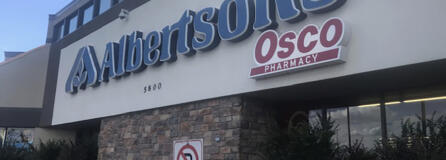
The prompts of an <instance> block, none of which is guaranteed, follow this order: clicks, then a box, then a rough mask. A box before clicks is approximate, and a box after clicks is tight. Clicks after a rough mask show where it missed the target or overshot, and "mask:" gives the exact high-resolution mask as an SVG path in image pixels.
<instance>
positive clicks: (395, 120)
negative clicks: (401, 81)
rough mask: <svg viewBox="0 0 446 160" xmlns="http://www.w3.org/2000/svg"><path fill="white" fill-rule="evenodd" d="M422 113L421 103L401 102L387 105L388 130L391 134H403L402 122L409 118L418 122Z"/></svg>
mask: <svg viewBox="0 0 446 160" xmlns="http://www.w3.org/2000/svg"><path fill="white" fill-rule="evenodd" d="M420 115H421V104H420V103H419V102H417V103H400V104H394V105H388V106H386V116H387V117H386V118H387V132H388V135H389V136H392V135H396V136H401V123H402V122H403V121H407V120H409V121H410V122H418V121H419V120H420V119H419V118H418V117H419V116H420Z"/></svg>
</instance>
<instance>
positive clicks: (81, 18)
mask: <svg viewBox="0 0 446 160" xmlns="http://www.w3.org/2000/svg"><path fill="white" fill-rule="evenodd" d="M90 7H93V15H92V17H91V20H90V21H88V22H86V23H85V22H84V14H85V11H86V10H87V9H89V8H90ZM95 10H96V9H95V3H94V1H89V2H87V3H86V4H85V5H83V6H82V7H81V8H80V9H79V25H80V26H83V25H85V24H87V23H89V22H91V21H93V19H94V18H95V17H96V16H97V14H96V13H95ZM80 26H79V27H80Z"/></svg>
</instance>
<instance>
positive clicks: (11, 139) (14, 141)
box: [5, 128, 34, 148]
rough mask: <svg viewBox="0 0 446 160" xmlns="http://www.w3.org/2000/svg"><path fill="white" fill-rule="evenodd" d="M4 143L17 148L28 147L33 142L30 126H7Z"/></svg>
mask: <svg viewBox="0 0 446 160" xmlns="http://www.w3.org/2000/svg"><path fill="white" fill-rule="evenodd" d="M5 139H6V140H5V143H6V144H8V145H13V146H15V147H17V148H28V147H30V146H31V145H32V144H33V141H34V131H33V129H30V128H8V132H7V135H6V138H5Z"/></svg>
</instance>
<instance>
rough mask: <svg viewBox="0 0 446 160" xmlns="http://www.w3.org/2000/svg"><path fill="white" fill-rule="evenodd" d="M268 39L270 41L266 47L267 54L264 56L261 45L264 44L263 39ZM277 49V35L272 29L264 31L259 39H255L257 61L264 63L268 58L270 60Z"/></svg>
mask: <svg viewBox="0 0 446 160" xmlns="http://www.w3.org/2000/svg"><path fill="white" fill-rule="evenodd" d="M266 40H269V41H270V47H269V49H268V52H267V54H266V55H265V56H264V55H263V54H262V48H263V45H264V44H265V41H266ZM276 49H277V35H276V33H275V32H274V31H271V30H270V31H266V32H264V33H263V34H262V35H261V36H260V38H259V40H258V41H257V45H256V49H255V59H256V61H257V62H258V63H266V62H268V61H269V60H271V58H273V56H274V53H275V52H276Z"/></svg>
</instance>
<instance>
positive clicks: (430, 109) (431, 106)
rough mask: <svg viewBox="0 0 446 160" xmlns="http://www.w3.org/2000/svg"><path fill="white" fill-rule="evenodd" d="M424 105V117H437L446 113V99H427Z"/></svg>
mask: <svg viewBox="0 0 446 160" xmlns="http://www.w3.org/2000/svg"><path fill="white" fill-rule="evenodd" d="M425 105H426V119H432V118H434V119H438V118H439V117H440V116H441V115H444V114H445V113H446V100H436V101H427V102H425ZM434 114H435V115H434Z"/></svg>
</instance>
